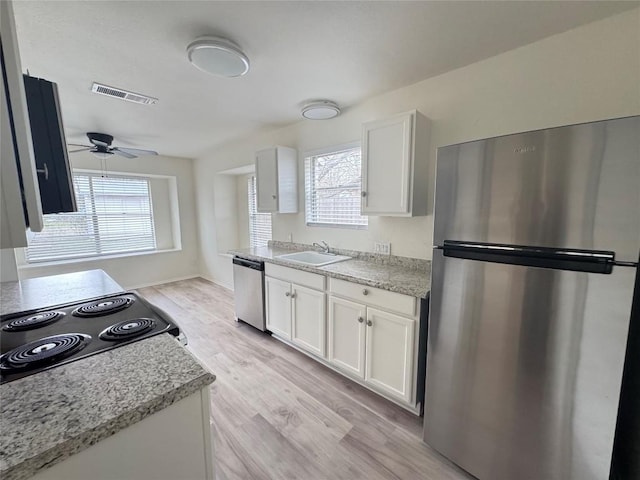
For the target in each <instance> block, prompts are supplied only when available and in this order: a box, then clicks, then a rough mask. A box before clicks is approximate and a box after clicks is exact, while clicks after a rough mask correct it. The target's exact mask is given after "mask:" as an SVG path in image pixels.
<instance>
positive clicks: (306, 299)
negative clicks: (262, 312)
mask: <svg viewBox="0 0 640 480" xmlns="http://www.w3.org/2000/svg"><path fill="white" fill-rule="evenodd" d="M325 297H326V294H325V293H324V292H321V291H318V290H314V289H312V288H308V287H303V286H301V285H297V284H295V283H290V282H286V281H284V280H280V279H277V278H272V277H265V299H266V307H267V308H266V310H267V313H266V315H267V329H268V330H270V331H271V332H272V333H275V334H276V335H278V336H280V337H282V338H284V339H286V340H289V341H291V342H292V343H294V344H295V345H298V346H299V347H300V348H303V349H305V350H308V351H309V352H311V353H313V354H315V355H319V356H321V357H324V356H325V345H326V340H325V331H326V322H325V318H326V313H325V302H326V299H325Z"/></svg>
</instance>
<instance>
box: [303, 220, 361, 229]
mask: <svg viewBox="0 0 640 480" xmlns="http://www.w3.org/2000/svg"><path fill="white" fill-rule="evenodd" d="M307 227H322V228H350V229H352V230H367V229H368V228H369V225H347V224H343V223H311V222H307Z"/></svg>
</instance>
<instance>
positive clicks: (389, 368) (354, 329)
mask: <svg viewBox="0 0 640 480" xmlns="http://www.w3.org/2000/svg"><path fill="white" fill-rule="evenodd" d="M265 270H266V271H265V274H266V275H265V296H266V315H267V329H268V330H270V331H271V332H273V333H274V334H275V335H277V336H278V337H280V338H282V339H284V340H286V341H288V342H291V343H292V344H294V345H295V346H297V347H300V348H301V349H304V350H306V351H307V352H309V353H312V354H313V355H314V356H317V357H321V358H324V359H326V361H327V362H328V363H329V364H330V365H332V366H333V367H335V368H336V369H337V370H339V371H342V372H344V373H345V374H347V375H349V376H351V377H352V378H354V379H356V380H357V381H360V382H361V383H362V384H363V385H366V386H368V387H370V388H371V389H372V390H375V391H377V392H379V393H381V394H383V395H385V396H387V397H388V398H391V399H394V400H396V401H398V402H400V403H401V404H404V405H407V406H410V407H411V408H414V407H415V393H416V392H415V390H416V378H415V377H416V374H415V371H416V367H415V365H416V361H417V358H416V357H417V355H416V351H417V345H416V341H417V332H416V329H417V326H418V318H419V315H420V312H419V308H418V302H417V300H416V298H415V297H411V296H408V295H404V294H400V293H395V292H390V291H388V290H382V289H379V288H375V287H368V286H363V285H360V284H356V283H352V282H347V281H344V280H338V279H335V278H331V279H330V282H329V288H328V289H327V288H326V278H325V277H324V276H323V275H318V274H315V273H310V272H304V271H301V270H296V269H291V268H288V267H283V266H280V265H271V264H267V265H266V266H265ZM325 290H328V292H329V295H328V300H327V293H325ZM392 312H395V313H392Z"/></svg>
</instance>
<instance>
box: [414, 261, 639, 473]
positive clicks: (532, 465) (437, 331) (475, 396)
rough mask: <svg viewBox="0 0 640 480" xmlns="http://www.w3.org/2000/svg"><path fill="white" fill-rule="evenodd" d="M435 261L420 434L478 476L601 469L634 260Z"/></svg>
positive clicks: (608, 444) (608, 449)
mask: <svg viewBox="0 0 640 480" xmlns="http://www.w3.org/2000/svg"><path fill="white" fill-rule="evenodd" d="M432 269H433V273H432V279H433V284H432V290H431V312H430V321H429V345H428V349H427V351H428V359H427V377H426V378H427V380H426V400H425V426H424V438H425V441H426V442H427V443H428V444H430V445H431V446H432V447H433V448H435V449H436V450H438V451H439V452H441V453H442V454H443V455H445V456H446V457H448V458H450V459H451V460H452V461H453V462H455V463H457V464H458V465H460V466H461V467H462V468H464V469H465V470H467V471H469V472H470V473H472V474H473V475H475V476H477V477H478V478H480V479H481V480H513V479H516V478H517V479H519V480H539V479H545V480H554V479H557V480H590V479H593V480H595V479H605V478H608V475H609V467H610V462H611V454H612V449H613V438H614V433H615V426H616V414H617V407H618V400H619V394H620V385H621V378H622V369H623V364H624V355H625V346H626V340H627V333H628V328H629V318H630V311H631V303H632V294H633V284H634V277H635V273H636V268H632V267H618V266H615V267H613V270H612V272H611V273H610V274H600V273H589V272H580V271H567V270H554V269H549V268H538V267H529V266H523V265H510V264H503V263H489V262H481V261H476V260H471V259H464V258H456V257H445V256H444V255H443V252H442V250H435V251H434V258H433V264H432Z"/></svg>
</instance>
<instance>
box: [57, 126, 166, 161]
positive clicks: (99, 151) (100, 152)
mask: <svg viewBox="0 0 640 480" xmlns="http://www.w3.org/2000/svg"><path fill="white" fill-rule="evenodd" d="M87 137H88V138H89V141H90V142H91V144H92V145H81V144H77V143H70V144H69V145H70V146H73V147H82V148H79V149H77V150H69V153H76V152H86V151H89V152H91V153H93V154H94V155H96V156H97V157H100V158H102V159H105V158H106V157H107V155H120V156H121V157H126V158H137V157H138V156H140V155H158V152H154V151H153V150H140V149H138V148H124V147H112V146H111V143H112V142H113V135H107V134H106V133H97V132H87Z"/></svg>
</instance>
